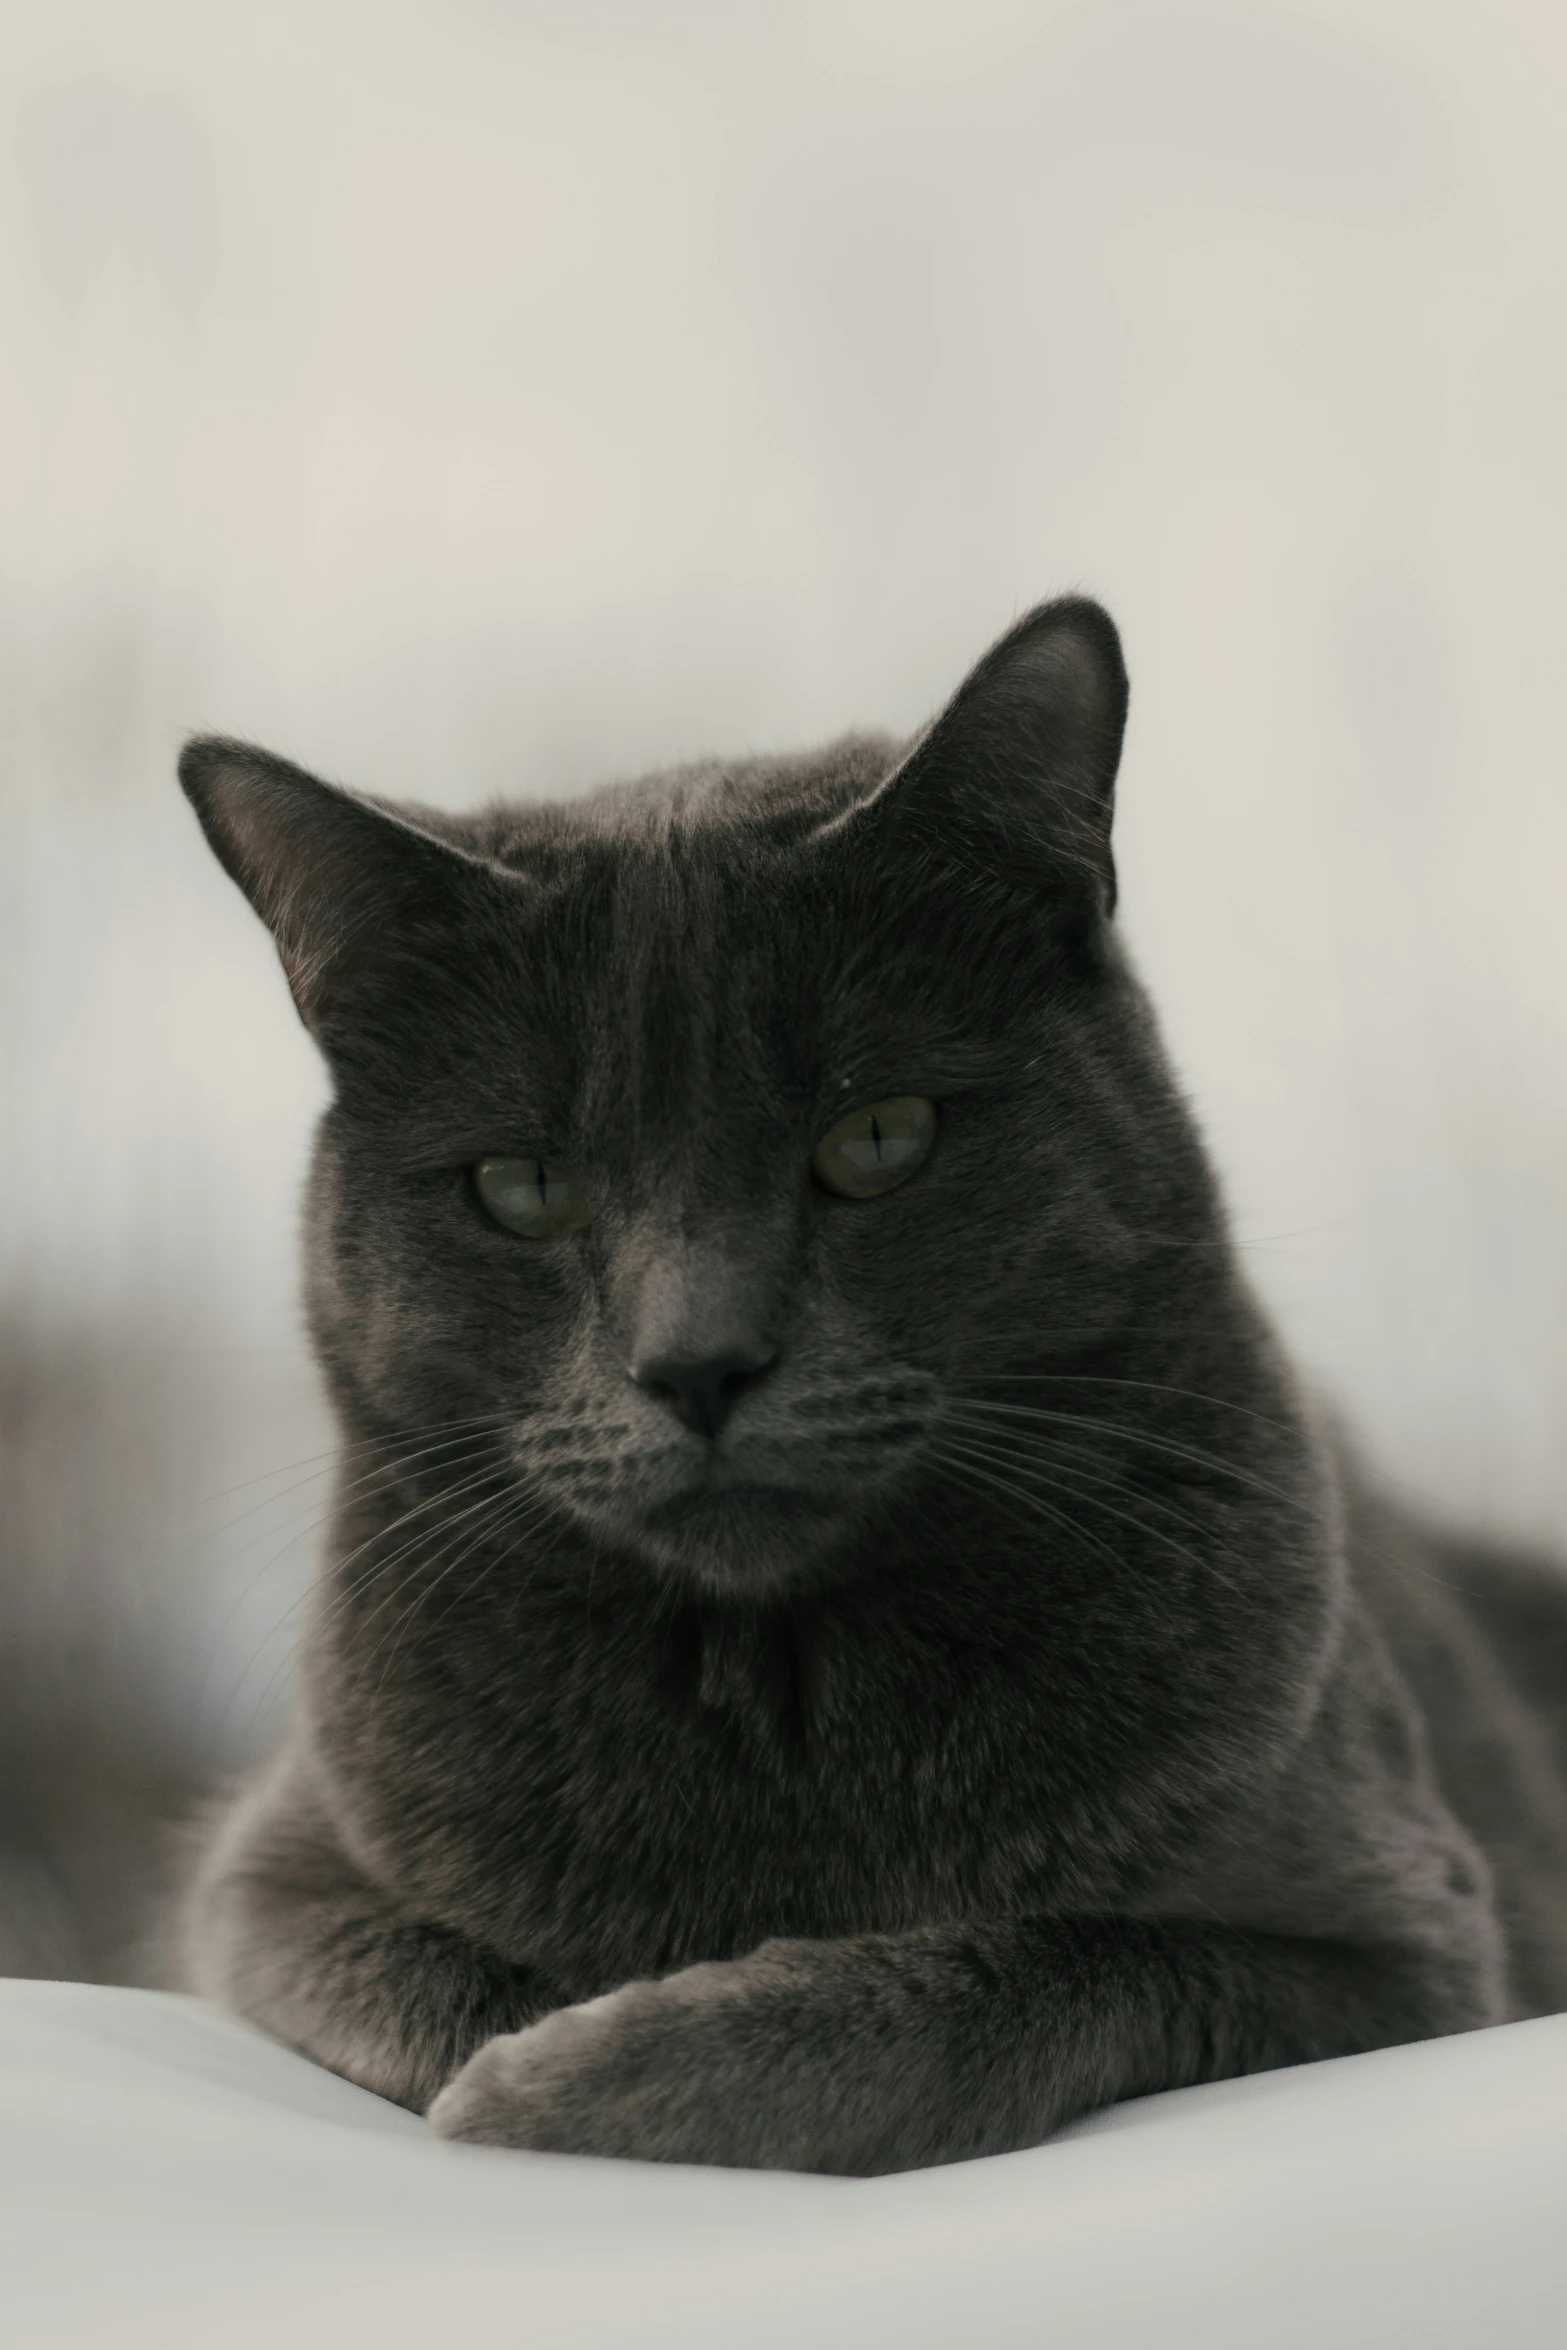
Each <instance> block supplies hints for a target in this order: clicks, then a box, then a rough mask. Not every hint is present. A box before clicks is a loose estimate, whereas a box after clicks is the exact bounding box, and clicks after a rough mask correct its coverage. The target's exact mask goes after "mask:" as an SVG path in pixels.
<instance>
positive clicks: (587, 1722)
mask: <svg viewBox="0 0 1567 2350" xmlns="http://www.w3.org/2000/svg"><path fill="white" fill-rule="evenodd" d="M534 1663H535V1666H536V1669H535V1670H534V1671H532V1672H531V1673H529V1674H527V1675H525V1676H520V1677H519V1676H514V1677H513V1678H512V1679H511V1681H510V1682H509V1683H508V1684H507V1686H506V1687H504V1688H502V1687H499V1686H492V1685H490V1684H488V1683H486V1682H484V1681H483V1680H482V1679H481V1680H480V1681H478V1682H477V1683H476V1684H475V1685H473V1686H471V1687H470V1688H469V1690H468V1691H467V1692H466V1702H464V1703H462V1704H458V1703H456V1702H454V1700H455V1696H456V1693H455V1692H453V1691H450V1690H448V1691H447V1692H446V1693H445V1698H444V1701H442V1702H441V1703H440V1706H439V1712H440V1719H439V1722H438V1723H437V1721H436V1720H435V1719H434V1718H433V1715H432V1716H429V1717H426V1718H425V1719H424V1720H422V1721H421V1720H420V1719H419V1718H418V1713H417V1709H415V1712H414V1714H413V1715H412V1716H411V1717H410V1718H406V1719H405V1720H404V1721H403V1723H402V1725H401V1729H400V1732H399V1733H398V1735H397V1736H396V1737H395V1739H394V1740H391V1741H388V1740H386V1739H384V1738H383V1739H381V1740H378V1741H377V1757H376V1768H375V1769H374V1771H373V1774H372V1778H373V1784H365V1786H364V1797H365V1800H366V1802H367V1806H368V1809H369V1811H370V1813H371V1814H372V1815H373V1819H374V1832H375V1834H376V1837H377V1840H378V1842H379V1843H381V1844H382V1846H383V1848H388V1859H389V1860H390V1861H391V1863H392V1865H393V1867H394V1870H395V1873H396V1874H397V1875H398V1877H399V1878H400V1879H401V1880H402V1881H403V1882H404V1883H405V1884H406V1885H407V1886H408V1888H409V1890H410V1892H411V1893H412V1895H413V1896H414V1898H416V1899H417V1900H418V1901H419V1902H421V1904H427V1905H429V1906H432V1907H435V1908H436V1909H438V1910H439V1912H440V1914H442V1915H443V1916H445V1917H447V1918H449V1919H450V1920H451V1921H452V1922H454V1923H461V1924H463V1925H465V1926H466V1927H467V1928H468V1929H469V1930H471V1931H473V1932H475V1933H477V1934H480V1935H481V1936H482V1937H483V1938H484V1939H485V1940H486V1941H487V1942H490V1943H492V1944H494V1945H496V1946H498V1947H500V1948H503V1949H505V1950H507V1951H508V1952H510V1953H512V1954H514V1955H516V1956H518V1957H524V1956H526V1957H530V1958H532V1959H534V1960H536V1961H537V1962H538V1963H540V1964H542V1965H544V1966H545V1967H546V1969H547V1970H548V1971H549V1972H550V1973H551V1974H552V1975H553V1976H554V1977H555V1978H556V1980H557V1981H559V1982H560V1983H561V1984H562V1987H563V1988H564V1989H566V1990H568V1991H569V1993H570V1994H571V1995H572V1996H577V1997H580V1996H583V1995H585V1994H586V1993H587V1992H589V1991H592V1990H594V1989H597V1988H602V1987H605V1986H607V1985H608V1984H610V1983H613V1982H618V1981H623V1980H625V1979H626V1978H627V1977H628V1976H630V1975H636V1974H644V1973H649V1972H661V1971H666V1970H667V1969H669V1968H670V1967H672V1966H677V1965H680V1964H683V1963H686V1962H689V1961H691V1960H694V1959H697V1958H701V1957H720V1956H728V1955H733V1954H735V1953H737V1952H739V1951H742V1950H745V1949H749V1948H752V1947H754V1946H755V1944H756V1943H757V1942H759V1941H762V1940H764V1939H766V1938H767V1937H768V1936H770V1935H775V1934H798V1935H837V1934H847V1933H854V1932H872V1931H891V1930H896V1929H901V1928H906V1927H908V1926H911V1925H914V1924H918V1923H921V1922H935V1921H937V1920H939V1919H944V1918H953V1917H961V1916H966V1915H967V1916H973V1915H976V1914H982V1913H986V1912H989V1913H995V1912H998V1911H1005V1910H1009V1909H1014V1908H1020V1907H1032V1906H1038V1905H1039V1904H1041V1903H1051V1902H1054V1901H1060V1902H1062V1903H1070V1904H1072V1905H1074V1906H1075V1905H1077V1904H1078V1903H1080V1902H1082V1901H1083V1900H1085V1899H1091V1898H1093V1893H1094V1883H1095V1879H1096V1876H1098V1875H1100V1874H1101V1873H1102V1869H1101V1863H1102V1861H1103V1858H1104V1855H1105V1854H1106V1852H1107V1851H1108V1850H1109V1849H1110V1845H1107V1842H1106V1839H1105V1836H1104V1834H1103V1821H1102V1814H1103V1798H1104V1796H1105V1794H1106V1793H1107V1789H1106V1788H1105V1786H1104V1784H1103V1781H1102V1778H1101V1779H1100V1780H1099V1781H1098V1783H1096V1779H1095V1773H1094V1770H1093V1767H1092V1764H1093V1757H1094V1754H1095V1750H1096V1749H1097V1747H1098V1745H1099V1743H1100V1739H1099V1735H1098V1732H1099V1728H1100V1724H1099V1721H1098V1715H1097V1709H1096V1707H1095V1705H1094V1703H1093V1701H1092V1692H1085V1691H1082V1690H1079V1691H1077V1692H1076V1693H1075V1695H1074V1693H1073V1692H1072V1691H1071V1690H1070V1688H1068V1689H1066V1690H1065V1691H1064V1690H1063V1687H1062V1685H1061V1684H1060V1682H1059V1680H1058V1679H1057V1677H1055V1676H1052V1675H1051V1674H1050V1672H1049V1671H1048V1669H1047V1668H1046V1664H1045V1662H1044V1660H1043V1659H1041V1658H1036V1657H1033V1656H1031V1655H1029V1654H1027V1653H1026V1652H1025V1653H1020V1652H1018V1651H1017V1650H1016V1649H1014V1650H1013V1651H1012V1652H1010V1653H1009V1652H1008V1650H1007V1649H1006V1647H1005V1645H1004V1644H1000V1643H996V1642H993V1641H983V1640H981V1641H972V1640H970V1641H964V1640H961V1639H955V1638H951V1637H934V1636H933V1637H932V1638H930V1639H929V1640H927V1641H925V1642H924V1643H923V1644H921V1645H919V1646H918V1647H917V1648H916V1649H915V1650H914V1651H912V1652H911V1651H910V1650H909V1648H908V1646H907V1644H904V1645H901V1646H900V1645H899V1644H898V1643H889V1642H886V1641H882V1642H880V1643H871V1644H864V1643H857V1642H855V1641H853V1640H850V1639H847V1638H844V1637H842V1636H836V1637H835V1636H834V1634H833V1632H832V1631H831V1629H828V1630H824V1629H823V1628H822V1627H821V1626H813V1625H811V1624H809V1623H806V1624H805V1625H804V1626H803V1627H802V1626H800V1625H797V1624H794V1623H790V1622H784V1621H776V1622H771V1623H767V1622H763V1623H760V1624H759V1623H756V1622H754V1621H745V1622H735V1621H733V1620H727V1619H723V1618H715V1617H706V1618H703V1617H698V1616H696V1615H692V1616H690V1617H687V1618H686V1619H683V1620H682V1619H679V1618H673V1619H671V1620H670V1621H669V1622H668V1623H666V1624H665V1625H663V1626H661V1627H660V1633H659V1637H658V1639H657V1640H656V1641H655V1642H651V1643H649V1642H647V1641H643V1642H642V1643H641V1644H640V1645H639V1646H638V1647H633V1646H632V1645H631V1644H630V1643H629V1642H628V1641H626V1640H625V1639H624V1638H621V1637H619V1636H617V1627H616V1626H614V1625H613V1624H610V1625H608V1626H607V1627H606V1626H604V1625H590V1626H588V1627H586V1628H585V1629H582V1628H579V1636H578V1638H577V1639H576V1640H575V1641H574V1642H572V1643H570V1644H566V1643H560V1644H556V1643H554V1642H552V1641H551V1640H550V1639H549V1638H548V1637H543V1638H540V1639H539V1641H538V1643H537V1653H536V1656H535V1659H534ZM1064 1699H1065V1700H1066V1702H1063V1700H1064ZM1074 1716H1075V1718H1074ZM1113 1841H1114V1839H1113V1838H1112V1839H1111V1840H1110V1842H1111V1844H1113Z"/></svg>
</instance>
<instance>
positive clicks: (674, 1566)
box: [632, 1484, 849, 1600]
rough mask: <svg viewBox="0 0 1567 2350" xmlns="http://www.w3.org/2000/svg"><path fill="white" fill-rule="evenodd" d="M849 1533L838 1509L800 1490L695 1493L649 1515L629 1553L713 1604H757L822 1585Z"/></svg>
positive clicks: (741, 1487) (729, 1488)
mask: <svg viewBox="0 0 1567 2350" xmlns="http://www.w3.org/2000/svg"><path fill="white" fill-rule="evenodd" d="M848 1530H849V1521H848V1517H847V1514H846V1513H845V1511H844V1510H843V1508H842V1507H841V1505H839V1504H837V1503H835V1502H833V1501H831V1500H829V1499H828V1498H827V1497H825V1496H823V1495H818V1494H813V1493H811V1492H809V1491H807V1490H806V1489H804V1488H803V1487H799V1486H791V1485H745V1484H732V1485H723V1486H701V1487H698V1488H696V1489H695V1490H693V1491H691V1492H689V1493H683V1494H680V1495H677V1496H676V1497H674V1498H673V1499H671V1500H669V1501H664V1502H660V1503H658V1504H657V1505H656V1506H655V1507H654V1508H653V1509H651V1510H649V1511H648V1512H647V1514H646V1516H645V1517H643V1518H642V1520H641V1521H640V1523H639V1524H638V1526H637V1528H636V1530H635V1533H634V1535H633V1537H632V1545H633V1547H634V1548H635V1549H636V1550H637V1551H638V1552H639V1553H640V1554H641V1555H642V1556H643V1557H644V1558H646V1559H647V1560H648V1561H649V1562H650V1564H652V1565H654V1566H656V1567H657V1568H658V1569H659V1570H660V1571H661V1572H663V1573H665V1574H668V1575H674V1576H678V1577H679V1578H680V1579H681V1580H683V1581H686V1582H689V1583H691V1584H692V1585H694V1586H697V1587H699V1588H700V1589H702V1590H704V1591H707V1592H710V1593H711V1594H713V1595H714V1596H715V1597H720V1598H725V1599H752V1600H759V1599H773V1598H779V1597H782V1596H783V1595H784V1594H786V1593H787V1592H790V1591H797V1590H801V1589H804V1588H806V1587H808V1586H810V1585H812V1584H816V1583H820V1582H821V1581H822V1580H823V1578H824V1576H826V1575H828V1574H830V1572H831V1566H832V1562H833V1559H834V1557H835V1554H839V1553H841V1551H842V1547H843V1544H844V1539H845V1537H846V1535H847V1533H848Z"/></svg>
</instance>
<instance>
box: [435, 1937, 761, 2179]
mask: <svg viewBox="0 0 1567 2350" xmlns="http://www.w3.org/2000/svg"><path fill="white" fill-rule="evenodd" d="M743 1975H744V1970H743V1967H742V1966H741V1965H739V1964H733V1965H724V1964H713V1965H705V1966H695V1967H687V1968H686V1969H685V1970H684V1971H683V1972H682V1973H680V1974H677V1975H671V1976H668V1977H666V1978H665V1980H664V1981H662V1982H646V1983H628V1984H626V1985H625V1986H624V1988H623V1989H621V1990H619V1991H611V1992H608V1993H606V1994H605V1996H604V1997H603V1998H601V1999H590V2000H587V2001H585V2002H584V2003H583V2005H582V2006H580V2007H562V2008H557V2009H556V2010H555V2012H554V2013H553V2014H552V2015H547V2016H545V2017H544V2018H543V2019H542V2020H541V2021H540V2022H539V2023H536V2024H532V2025H530V2026H529V2028H528V2029H527V2030H526V2031H524V2032H508V2033H506V2034H504V2035H503V2036H502V2037H500V2038H498V2039H494V2040H489V2041H486V2043H485V2045H484V2046H483V2047H482V2048H480V2049H478V2050H477V2051H476V2053H475V2054H474V2055H473V2056H471V2057H470V2058H469V2059H468V2062H467V2063H466V2064H465V2065H464V2066H463V2067H462V2070H461V2071H460V2072H459V2073H457V2074H456V2075H455V2076H454V2078H453V2079H452V2080H451V2081H449V2082H448V2084H447V2086H446V2087H445V2088H444V2089H443V2090H442V2091H441V2093H440V2095H439V2096H438V2097H437V2098H436V2100H435V2102H434V2104H433V2105H432V2106H431V2107H430V2112H429V2120H430V2126H431V2127H432V2129H434V2130H435V2131H437V2132H438V2133H439V2135H440V2136H441V2137H443V2138H459V2139H464V2140H466V2141H468V2142H469V2143H470V2144H474V2145H480V2146H520V2147H531V2148H532V2149H534V2150H535V2151H536V2152H540V2153H552V2154H608V2155H624V2156H631V2157H634V2158H636V2159H640V2160H642V2161H655V2162H722V2163H742V2164H748V2165H755V2164H761V2165H767V2164H769V2163H770V2162H773V2161H776V2160H777V2159H778V2157H777V2155H776V2153H774V2152H773V2151H771V2150H770V2148H769V2147H768V2145H767V2144H766V2139H767V2136H768V2132H767V2129H766V2123H765V2117H764V2116H762V2115H759V2114H757V2113H756V2111H755V2109H754V2104H753V2105H752V2110H751V2112H750V2113H749V2115H747V2114H746V2113H745V2112H744V2104H745V2103H748V2102H750V2101H749V2100H746V2098H745V2091H746V2088H747V2086H748V2085H750V2086H754V2084H748V2083H747V2082H746V2081H745V2079H744V2078H743V2076H744V2074H745V2073H746V2071H747V2070H748V2069H749V2068H748V2067H747V2065H746V2064H745V2062H744V2056H745V2054H746V2052H747V2051H746V2047H745V2043H746V2042H747V2041H751V2042H752V2043H753V2046H752V2048H751V2050H750V2051H749V2053H750V2054H751V2055H752V2056H753V2057H754V2055H755V2054H756V2053H757V2051H756V2050H755V2047H754V2039H755V2034H754V2029H753V2031H750V2032H748V2031H747V2030H746V2029H745V2027H744V2024H743V2022H742V2021H741V2018H740V2013H739V2011H740V2010H741V2009H743V2007H744V2005H745V1999H744V1989H745V1986H744V1980H743ZM737 2024H738V2025H739V2027H740V2028H739V2030H738V2032H737V2030H736V2025H737Z"/></svg>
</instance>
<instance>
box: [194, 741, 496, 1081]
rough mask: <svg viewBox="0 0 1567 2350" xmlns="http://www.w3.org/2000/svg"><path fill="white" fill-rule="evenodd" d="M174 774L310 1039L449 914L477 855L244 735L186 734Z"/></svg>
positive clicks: (457, 908)
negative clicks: (284, 979)
mask: <svg viewBox="0 0 1567 2350" xmlns="http://www.w3.org/2000/svg"><path fill="white" fill-rule="evenodd" d="M179 777H180V783H181V785H182V786H183V788H184V791H185V795H186V797H187V799H188V800H189V801H190V803H191V806H192V807H193V808H194V809H195V811H196V814H197V816H198V818H199V819H200V822H201V828H202V831H203V832H204V833H205V834H206V836H207V839H208V842H209V843H210V845H211V847H212V850H213V853H214V855H215V856H216V857H217V859H218V862H219V864H220V865H222V867H223V869H224V871H225V872H226V873H228V874H229V875H230V877H231V878H232V879H233V880H235V881H237V882H238V884H239V886H240V888H241V889H242V890H243V891H244V893H245V895H246V896H247V897H248V898H249V900H250V902H251V904H252V905H253V906H254V907H255V909H256V912H257V913H258V914H259V915H260V916H261V919H262V921H263V922H265V924H266V925H267V928H268V929H269V930H270V931H271V932H272V935H273V937H274V939H275V940H276V941H277V949H278V953H279V955H280V957H281V958H282V963H283V968H284V971H285V972H286V973H287V976H288V983H289V986H290V988H291V989H292V990H293V995H294V1001H295V1003H296V1004H297V1005H298V1007H299V1014H300V1017H301V1019H302V1020H303V1021H304V1023H305V1025H306V1027H307V1028H309V1029H310V1030H311V1031H312V1033H314V1034H315V1035H316V1037H317V1038H318V1040H319V1039H320V1038H321V1036H322V1032H323V1030H324V1029H325V1028H327V1027H329V1026H330V1025H331V1023H332V1022H333V1020H334V1019H335V1018H336V1017H337V1016H338V1014H339V1013H340V1012H341V1011H342V1010H343V1009H344V1008H345V1006H346V1005H347V1003H348V1001H349V1000H350V998H351V996H352V995H353V994H354V992H355V991H356V989H358V988H362V987H363V986H364V985H365V984H366V983H367V982H369V981H371V980H372V979H373V977H374V975H375V974H376V972H378V971H385V970H388V969H389V968H391V967H392V966H393V965H394V964H396V965H398V966H400V967H402V968H404V969H406V966H407V964H408V962H409V960H410V959H411V958H417V956H418V954H419V952H420V950H421V948H422V946H423V945H424V944H426V943H427V942H428V941H429V939H430V938H431V936H432V934H433V933H434V932H435V931H436V930H438V929H449V928H450V925H451V923H452V921H453V920H455V919H460V916H461V905H460V902H459V901H460V900H461V899H462V897H463V895H464V893H465V891H466V889H467V888H468V887H469V886H471V882H472V880H473V878H474V877H475V876H476V874H477V873H478V872H479V871H481V870H482V868H481V866H480V861H479V860H478V859H476V858H473V857H470V856H468V855H467V854H466V853H465V852H464V851H463V850H461V849H458V848H454V847H452V846H450V845H449V844H448V843H446V842H444V841H437V840H434V839H432V838H431V836H430V835H429V834H428V833H423V832H421V831H419V829H418V828H417V826H415V825H413V824H411V823H409V822H407V821H406V820H405V819H404V818H403V817H401V816H397V815H393V814H392V813H391V812H390V811H389V810H387V809H385V808H380V807H376V806H374V805H372V804H370V803H368V802H366V801H364V800H360V799H357V798H355V796H354V795H353V794H352V793H351V792H346V791H342V790H340V789H339V788H338V787H337V786H336V785H335V784H329V783H322V782H321V781H320V779H319V778H318V777H316V776H314V775H309V774H307V773H306V772H305V770H304V769H303V768H302V767H296V766H294V765H293V764H292V763H291V762H290V761H289V760H287V759H279V758H276V757H274V756H273V754H272V753H271V752H270V751H263V750H260V749H258V748H257V747H256V745H255V744H253V743H244V742H235V741H231V740H230V739H229V738H228V737H227V736H224V735H197V736H196V737H195V738H194V739H193V740H192V741H190V742H188V743H187V744H186V745H185V748H184V750H183V751H182V752H181V754H180V762H179Z"/></svg>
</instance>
